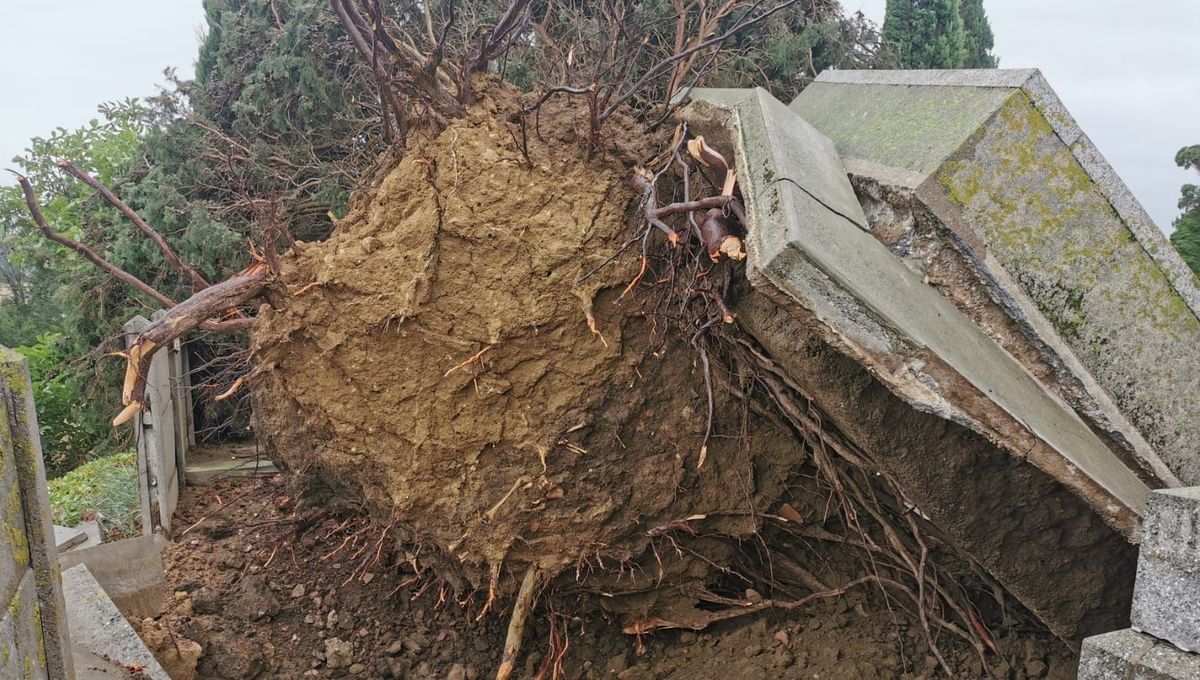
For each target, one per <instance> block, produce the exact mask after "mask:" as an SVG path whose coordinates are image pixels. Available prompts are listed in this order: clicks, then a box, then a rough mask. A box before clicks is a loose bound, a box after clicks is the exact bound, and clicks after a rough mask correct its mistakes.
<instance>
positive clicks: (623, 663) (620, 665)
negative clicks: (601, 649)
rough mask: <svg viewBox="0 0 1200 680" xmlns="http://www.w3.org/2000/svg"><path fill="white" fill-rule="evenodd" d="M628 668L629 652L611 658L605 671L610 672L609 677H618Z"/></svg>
mask: <svg viewBox="0 0 1200 680" xmlns="http://www.w3.org/2000/svg"><path fill="white" fill-rule="evenodd" d="M628 666H629V654H628V653H627V652H621V653H620V654H616V655H614V656H612V657H610V658H609V660H608V663H607V664H605V666H604V669H605V670H606V671H608V675H617V674H618V673H620V672H621V671H623V670H625V669H626V668H627V667H628Z"/></svg>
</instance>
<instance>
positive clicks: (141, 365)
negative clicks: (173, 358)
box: [113, 260, 271, 426]
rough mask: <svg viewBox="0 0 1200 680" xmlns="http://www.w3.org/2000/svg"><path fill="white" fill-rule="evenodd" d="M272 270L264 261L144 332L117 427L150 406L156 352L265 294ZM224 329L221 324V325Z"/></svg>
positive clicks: (132, 357)
mask: <svg viewBox="0 0 1200 680" xmlns="http://www.w3.org/2000/svg"><path fill="white" fill-rule="evenodd" d="M270 274H271V270H270V268H269V267H267V264H266V263H265V262H263V261H261V260H257V261H255V262H254V263H253V264H251V265H250V266H249V267H247V268H246V269H244V270H242V271H241V272H239V273H237V274H235V275H234V276H231V277H229V278H228V279H226V280H224V281H222V282H220V283H217V284H214V285H212V286H209V287H208V288H205V289H204V290H202V291H200V292H199V293H196V294H195V295H193V296H191V297H190V298H188V299H187V300H184V301H183V302H181V303H179V304H178V305H176V306H174V307H172V308H171V309H170V310H169V311H168V312H167V313H166V314H164V315H163V316H162V318H160V319H159V320H157V321H155V322H154V323H152V324H150V325H149V326H147V327H146V329H145V330H144V331H142V332H141V333H140V334H139V335H138V336H137V339H136V340H135V341H134V343H133V344H132V345H131V346H130V347H129V351H128V352H127V354H126V363H125V385H124V388H123V389H122V392H121V401H122V402H123V403H124V404H125V408H124V409H122V411H121V412H120V413H119V414H117V417H116V418H114V419H113V425H114V426H116V425H121V424H122V423H125V422H128V421H129V420H130V419H132V418H133V416H134V415H135V414H137V413H138V412H139V411H141V410H142V409H143V408H144V407H145V405H146V375H147V373H148V371H149V370H150V361H151V360H152V359H153V358H154V352H156V351H157V350H158V349H159V348H160V347H165V346H167V345H169V344H170V343H171V341H172V340H174V339H175V338H178V337H179V336H181V335H183V334H184V333H187V332H188V331H190V330H193V329H196V328H201V327H202V326H203V324H204V323H205V321H206V320H207V319H209V318H210V317H213V316H216V315H219V314H220V313H221V312H223V311H224V310H227V309H231V308H234V307H237V306H238V305H240V304H242V303H244V302H246V301H247V300H249V299H250V298H252V297H254V296H255V295H258V294H259V293H260V292H262V289H263V287H265V286H266V283H267V279H268V277H269V276H270ZM243 321H250V320H249V319H246V320H243V319H235V320H234V321H230V322H225V323H226V324H233V323H234V322H238V326H241V322H243ZM217 325H220V324H217Z"/></svg>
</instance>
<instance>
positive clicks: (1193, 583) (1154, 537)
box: [1130, 487, 1200, 653]
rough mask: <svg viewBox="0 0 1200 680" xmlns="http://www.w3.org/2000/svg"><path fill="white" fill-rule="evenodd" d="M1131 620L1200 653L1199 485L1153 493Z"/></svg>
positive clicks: (1170, 640)
mask: <svg viewBox="0 0 1200 680" xmlns="http://www.w3.org/2000/svg"><path fill="white" fill-rule="evenodd" d="M1130 623H1131V625H1132V627H1133V628H1135V629H1137V630H1140V631H1144V632H1146V633H1149V634H1151V635H1153V636H1155V637H1157V638H1160V639H1163V640H1166V641H1168V642H1170V643H1172V644H1174V645H1176V646H1177V647H1179V648H1180V649H1184V650H1187V651H1190V652H1197V653H1200V488H1198V487H1192V488H1187V489H1171V490H1163V491H1155V492H1154V493H1152V494H1150V512H1149V514H1148V515H1147V517H1146V523H1145V525H1144V528H1143V531H1142V548H1141V556H1140V558H1139V560H1138V573H1137V583H1136V585H1135V586H1134V592H1133V612H1132V614H1131V617H1130Z"/></svg>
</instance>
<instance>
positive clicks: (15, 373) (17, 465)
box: [0, 346, 75, 680]
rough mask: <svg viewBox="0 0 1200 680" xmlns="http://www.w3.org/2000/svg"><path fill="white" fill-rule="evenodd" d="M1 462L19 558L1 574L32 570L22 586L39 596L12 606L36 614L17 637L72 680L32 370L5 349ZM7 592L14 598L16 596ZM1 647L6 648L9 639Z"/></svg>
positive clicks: (44, 664) (7, 525) (2, 492)
mask: <svg viewBox="0 0 1200 680" xmlns="http://www.w3.org/2000/svg"><path fill="white" fill-rule="evenodd" d="M0 458H3V465H2V467H3V469H2V470H0V478H4V479H9V480H12V481H10V482H6V484H11V486H0V501H3V503H4V517H3V520H4V524H3V525H0V534H7V538H8V541H7V542H8V543H9V544H10V546H7V547H11V548H12V549H13V552H12V553H11V555H12V558H13V559H11V560H0V562H4V563H6V564H5V566H3V567H0V570H4V569H7V568H9V567H12V566H14V565H15V566H16V569H17V573H18V574H19V573H20V570H21V569H22V568H24V569H26V570H27V571H26V573H25V574H24V575H22V576H20V578H21V583H27V582H29V580H30V579H31V580H32V583H33V584H34V593H35V595H34V596H33V597H23V598H21V599H20V600H18V601H10V605H9V606H10V607H11V606H12V605H13V604H14V603H19V604H20V606H21V612H22V615H28V614H29V612H33V620H32V621H30V620H29V619H22V617H21V616H18V617H17V625H18V626H19V628H18V630H17V636H18V637H22V636H25V635H32V636H35V637H36V638H37V639H38V644H39V649H40V651H39V654H38V657H37V658H38V663H39V665H40V667H41V668H44V669H45V671H46V674H47V675H49V676H50V677H54V678H65V679H66V680H71V679H72V678H74V677H75V673H74V668H73V664H72V659H71V652H70V647H71V645H70V640H69V636H68V634H67V626H66V621H65V619H64V609H63V596H62V584H61V582H60V581H59V571H58V560H57V556H58V551H57V550H56V549H55V541H54V528H53V523H52V522H51V519H50V518H51V511H50V495H49V490H48V488H47V486H46V468H45V462H44V460H43V458H42V443H41V439H40V436H39V434H38V424H37V413H36V410H35V408H34V403H33V388H32V385H31V383H30V379H29V366H28V362H26V360H25V358H24V357H22V356H21V355H20V354H18V353H17V352H14V351H13V350H10V349H8V348H7V347H3V346H0ZM17 515H20V516H21V518H22V523H23V532H22V527H20V526H19V525H18V523H17V522H16V518H17ZM0 576H2V574H0ZM2 594H3V595H4V596H6V597H8V596H11V593H10V592H4V593H2ZM22 621H23V622H24V623H23V624H22ZM0 644H6V643H5V642H4V639H3V638H0Z"/></svg>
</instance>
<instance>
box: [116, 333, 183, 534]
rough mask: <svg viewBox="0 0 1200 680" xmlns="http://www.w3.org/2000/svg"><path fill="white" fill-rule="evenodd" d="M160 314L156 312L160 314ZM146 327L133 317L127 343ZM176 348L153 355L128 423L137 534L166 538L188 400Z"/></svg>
mask: <svg viewBox="0 0 1200 680" xmlns="http://www.w3.org/2000/svg"><path fill="white" fill-rule="evenodd" d="M160 313H161V312H160ZM148 325H150V321H148V320H147V319H146V318H144V317H141V316H135V317H134V318H132V319H130V320H129V321H127V322H126V323H125V334H126V339H127V341H128V342H129V343H132V342H133V340H134V339H135V338H136V337H137V334H138V333H140V332H141V331H142V330H143V329H145V328H146V326H148ZM182 354H183V352H182V348H181V346H179V345H178V343H174V344H172V346H171V347H170V348H168V350H167V351H160V352H156V353H155V355H154V359H153V360H152V361H151V363H150V371H149V373H148V375H147V376H146V403H147V408H146V410H145V411H143V412H142V413H140V414H138V416H137V417H136V418H135V419H134V429H135V430H136V432H137V452H138V472H139V478H140V483H141V494H142V530H143V533H145V534H150V533H153V532H154V530H155V529H156V528H159V527H161V528H162V530H163V531H165V532H167V533H168V534H169V533H170V531H171V518H172V516H173V515H174V514H175V507H176V505H178V503H179V490H180V487H181V485H182V479H183V476H184V475H183V470H184V469H185V465H186V457H187V447H188V445H189V440H190V437H193V436H194V435H191V434H190V430H191V409H190V404H191V399H190V395H189V392H190V390H189V389H188V384H187V375H186V373H185V372H184V371H185V365H186V364H185V363H184V360H183V358H182V357H181V355H182Z"/></svg>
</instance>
